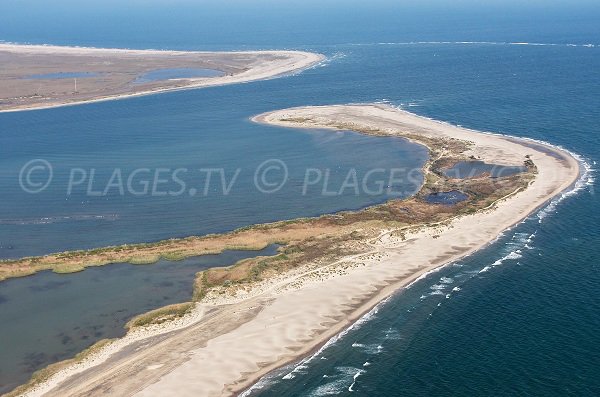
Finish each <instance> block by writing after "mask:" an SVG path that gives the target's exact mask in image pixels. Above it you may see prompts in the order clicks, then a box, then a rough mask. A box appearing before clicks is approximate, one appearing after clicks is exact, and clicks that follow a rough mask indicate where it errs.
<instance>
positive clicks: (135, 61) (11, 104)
mask: <svg viewBox="0 0 600 397" xmlns="http://www.w3.org/2000/svg"><path fill="white" fill-rule="evenodd" d="M323 59H324V56H322V55H320V54H315V53H311V52H303V51H236V52H200V51H161V50H132V49H109V48H89V47H65V46H50V45H18V44H8V43H0V63H1V64H2V69H0V112H3V111H16V110H30V109H40V108H51V107H57V106H64V105H74V104H80V103H85V102H94V101H105V100H110V99H119V98H126V97H131V96H140V95H148V94H155V93H158V92H165V91H174V90H182V89H190V88H199V87H209V86H217V85H224V84H233V83H242V82H248V81H256V80H264V79H269V78H273V77H276V76H281V75H284V74H289V73H295V72H298V71H301V70H303V69H306V68H308V67H311V66H313V65H315V64H317V63H319V62H320V61H322V60H323Z"/></svg>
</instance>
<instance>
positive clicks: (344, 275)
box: [29, 105, 580, 397]
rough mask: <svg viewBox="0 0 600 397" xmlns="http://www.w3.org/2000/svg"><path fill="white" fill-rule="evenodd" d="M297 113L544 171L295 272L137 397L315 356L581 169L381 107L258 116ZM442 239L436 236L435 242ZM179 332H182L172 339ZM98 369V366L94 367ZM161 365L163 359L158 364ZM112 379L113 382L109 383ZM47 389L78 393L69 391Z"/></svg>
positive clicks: (223, 390) (184, 391) (223, 389)
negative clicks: (484, 199) (247, 316)
mask: <svg viewBox="0 0 600 397" xmlns="http://www.w3.org/2000/svg"><path fill="white" fill-rule="evenodd" d="M290 117H310V118H312V119H315V117H316V118H317V120H318V122H317V125H321V126H325V125H327V123H328V122H330V121H336V122H346V123H353V124H355V125H356V126H365V127H366V126H370V127H378V128H385V129H390V131H392V130H402V131H410V132H412V133H416V134H423V135H430V136H438V137H439V136H443V137H454V138H458V139H463V140H468V141H471V142H473V143H474V147H473V148H472V154H474V155H475V156H480V157H481V159H482V160H484V161H488V162H494V163H501V164H511V165H520V164H522V162H523V160H524V158H525V155H530V156H531V159H532V160H533V161H534V163H535V164H536V166H537V168H538V175H537V177H536V179H535V181H534V182H533V183H532V184H531V185H530V186H529V187H528V188H527V189H526V190H525V191H521V192H518V193H516V194H515V195H513V196H511V197H509V198H507V199H505V200H503V201H501V202H499V203H498V204H497V207H496V208H495V209H491V210H487V211H482V212H479V213H477V214H474V215H468V216H463V217H460V218H457V219H455V220H453V221H452V223H451V226H450V227H447V226H443V227H435V228H428V229H426V230H424V231H420V232H415V233H413V234H412V235H409V236H407V239H406V240H404V241H402V240H400V239H398V238H394V237H392V235H391V234H390V233H386V232H384V233H382V234H381V236H380V238H378V239H375V240H374V241H373V244H372V250H371V251H370V252H367V253H365V254H362V255H354V256H352V257H348V258H345V259H343V260H342V261H339V262H336V263H334V264H332V265H331V267H333V268H337V269H342V268H344V271H342V272H340V273H335V272H330V273H327V272H326V269H317V270H314V271H312V272H308V273H304V274H295V275H294V276H293V277H290V278H289V279H288V280H283V281H278V282H277V283H276V284H272V285H270V286H269V287H265V288H263V289H261V290H260V291H259V293H258V294H253V295H251V296H249V297H248V298H247V299H246V301H245V304H246V305H248V304H249V302H252V301H253V300H256V299H259V298H260V299H263V300H265V299H266V298H268V303H265V306H264V308H263V309H262V311H260V312H259V313H258V314H257V315H256V316H255V317H253V318H252V319H251V320H250V321H246V322H244V323H241V325H240V326H239V327H237V328H235V329H233V330H232V331H230V332H227V333H224V334H221V335H219V336H217V337H215V338H212V339H211V340H209V341H208V343H207V344H206V345H205V346H203V347H200V348H197V349H195V350H193V351H190V352H189V359H188V360H187V361H186V362H184V363H183V364H181V365H179V366H177V367H175V368H174V369H172V370H170V372H167V373H162V374H160V375H157V376H154V377H153V375H152V372H153V371H159V370H160V369H153V370H150V369H149V368H148V370H147V371H145V373H142V374H140V375H139V378H140V379H141V378H145V380H144V382H143V384H141V386H139V387H137V386H136V391H137V393H136V395H138V396H148V397H154V396H178V397H184V396H194V397H197V396H221V395H231V394H233V393H235V392H238V391H240V390H242V389H243V388H245V387H248V386H249V385H250V384H252V382H255V381H256V380H257V379H258V378H259V377H260V376H262V375H263V374H265V373H266V372H268V371H269V370H272V369H274V368H276V367H278V366H281V365H283V364H285V363H287V362H289V361H291V360H292V359H294V358H297V357H298V356H301V355H304V354H307V353H308V352H309V351H310V350H311V349H313V348H315V347H316V346H318V345H319V344H321V343H323V342H324V341H325V340H327V339H329V338H330V337H332V336H334V335H335V334H336V333H338V332H340V331H341V330H342V329H344V328H345V327H347V326H349V325H350V324H351V323H352V322H353V321H355V320H356V319H358V318H359V317H360V316H361V315H362V314H364V313H365V312H366V311H368V310H369V309H370V308H372V307H373V306H374V305H375V304H376V303H377V302H379V301H381V300H382V299H384V298H385V297H387V296H389V295H390V294H392V293H393V292H394V291H396V290H398V289H399V288H401V287H402V286H405V285H406V284H407V283H409V282H411V281H412V280H414V279H415V278H417V277H419V276H420V275H422V274H424V273H426V272H428V271H430V270H432V269H434V268H436V267H439V266H441V265H443V264H446V263H449V262H452V261H455V260H456V259H458V258H459V257H462V256H465V255H467V254H470V253H472V252H473V251H475V250H477V249H479V248H481V247H483V246H485V245H487V244H488V243H490V242H491V241H493V240H494V239H495V238H496V237H497V236H498V235H499V234H500V233H501V232H502V231H504V230H506V229H507V228H509V227H510V226H512V225H514V224H515V223H518V222H519V221H521V220H522V219H524V218H525V217H526V216H527V215H529V214H530V213H531V212H532V211H534V210H535V209H536V208H538V207H540V206H541V205H543V204H544V203H545V202H547V201H548V200H549V199H551V198H552V197H554V196H556V195H558V194H560V193H561V192H562V191H564V190H565V189H567V188H569V186H571V185H572V184H573V183H574V182H575V181H576V179H577V178H578V176H579V173H580V169H579V164H578V162H577V161H576V160H575V159H574V158H573V157H572V156H570V155H569V154H568V153H566V152H564V151H561V150H558V149H554V148H550V147H546V148H545V149H546V150H552V151H555V152H556V153H559V154H560V156H562V158H563V159H562V160H560V159H558V158H556V157H553V156H550V155H548V154H546V153H544V152H543V151H538V150H535V149H533V148H531V147H527V146H523V145H521V144H519V143H518V140H516V139H515V140H509V139H506V138H505V137H501V136H496V135H491V134H484V133H481V132H477V131H472V130H467V129H464V128H459V127H454V126H451V125H448V124H444V123H439V122H436V121H432V120H428V119H425V118H421V117H418V116H415V115H413V114H410V113H407V112H402V111H399V110H396V109H393V108H391V107H386V106H380V105H351V106H326V107H307V108H295V109H287V110H282V111H277V112H273V113H269V114H266V115H261V116H258V117H256V118H255V121H259V122H265V123H272V124H279V125H287V126H292V125H294V126H297V124H292V123H288V122H280V121H278V120H279V119H281V118H290ZM317 125H315V124H310V125H307V124H303V125H300V126H303V127H308V126H312V127H315V126H317ZM434 235H436V236H437V237H436V238H434V237H433V236H434ZM344 265H351V266H344ZM332 273H333V274H334V275H332ZM292 282H293V286H292ZM256 295H258V296H256ZM243 302H244V301H243V300H242V301H241V302H240V303H237V304H234V305H232V307H235V306H236V305H241V304H243ZM348 313H350V314H348ZM198 321H202V320H201V319H199V320H198ZM170 337H171V336H170ZM177 337H178V335H177V334H176V333H175V334H173V336H172V337H171V338H177ZM152 348H153V347H148V349H152ZM157 349H158V347H157ZM158 353H159V352H158V350H157V357H161V358H162V359H165V360H168V357H169V356H168V354H167V352H162V353H161V354H160V355H159V354H158ZM131 359H132V360H133V359H134V358H131ZM121 362H123V361H121ZM125 362H126V361H125ZM163 362H164V361H163ZM83 365H86V364H85V363H84V364H83ZM93 365H94V363H93V362H92V363H90V364H89V365H88V366H87V368H91V367H93ZM156 365H158V366H160V365H162V364H161V362H160V360H158V361H157V362H156ZM152 368H154V365H153V366H152ZM156 368H159V367H156ZM106 371H107V372H106V373H104V374H102V373H100V374H96V375H98V376H100V377H103V376H104V377H106V378H107V379H108V377H109V376H111V375H114V373H111V372H110V370H106ZM68 375H69V369H67V370H66V371H63V372H62V373H59V374H58V375H57V376H56V377H54V378H53V379H51V381H50V382H48V383H47V384H45V385H43V387H41V388H39V389H37V391H36V392H35V393H30V394H29V395H42V392H43V391H48V390H50V389H51V388H52V387H54V386H57V385H58V386H60V383H61V381H62V380H64V379H67V378H68V377H69V376H68ZM140 379H138V378H137V377H132V378H129V379H121V380H120V382H132V383H134V382H139V381H140ZM88 381H89V379H88V380H86V379H77V383H79V385H80V386H81V387H80V388H78V394H76V395H95V394H87V393H84V392H82V391H83V390H87V389H86V388H89V390H92V388H93V387H98V385H99V383H98V382H96V381H95V383H92V382H91V381H89V382H90V383H89V384H87V383H86V382H88ZM106 384H107V385H110V383H109V382H108V381H107V383H106ZM56 390H59V389H56ZM109 394H110V393H109ZM49 395H75V394H69V393H65V392H64V391H61V392H60V393H59V392H54V393H52V392H51V393H49ZM115 395H116V394H115Z"/></svg>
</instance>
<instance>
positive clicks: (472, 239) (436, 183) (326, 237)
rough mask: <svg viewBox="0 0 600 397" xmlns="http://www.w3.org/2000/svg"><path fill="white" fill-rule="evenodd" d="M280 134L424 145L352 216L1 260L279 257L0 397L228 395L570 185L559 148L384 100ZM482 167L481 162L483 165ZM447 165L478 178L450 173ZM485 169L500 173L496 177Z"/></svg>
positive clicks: (226, 277) (72, 267)
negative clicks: (403, 183)
mask: <svg viewBox="0 0 600 397" xmlns="http://www.w3.org/2000/svg"><path fill="white" fill-rule="evenodd" d="M252 120H253V121H254V122H257V123H263V124H266V125H278V126H285V127H290V128H320V129H330V130H331V131H336V130H352V131H357V132H360V133H363V134H367V135H377V136H392V137H397V138H398V139H408V140H410V141H413V142H415V143H418V144H421V145H424V146H425V147H426V148H427V149H428V151H429V161H427V163H426V164H425V166H424V168H423V170H422V171H423V174H424V182H423V185H422V186H421V189H420V191H419V192H418V193H417V194H416V195H415V196H413V197H410V198H407V199H392V200H389V201H388V202H386V203H384V204H379V205H374V206H371V207H368V208H365V209H363V210H359V211H345V212H339V213H336V214H328V215H323V216H320V217H315V218H303V219H294V220H287V221H280V222H274V223H269V224H262V225H254V226H249V227H247V228H243V229H239V230H235V231H232V232H230V233H225V234H219V235H209V236H198V237H189V238H185V239H172V240H166V241H161V242H158V243H151V244H132V245H123V246H117V247H106V248H99V249H95V250H87V251H73V252H65V253H58V254H52V255H46V256H41V257H31V258H22V259H17V260H5V261H2V262H0V277H1V278H3V279H6V278H10V277H17V276H23V275H28V274H32V273H35V272H36V271H39V270H45V269H52V270H54V271H57V272H72V271H85V268H86V267H88V266H99V265H104V264H108V263H115V262H130V263H152V262H154V261H156V260H158V259H160V258H167V259H171V260H177V259H181V258H185V257H190V256H195V255H203V254H206V253H215V252H221V251H223V250H225V249H261V248H264V247H266V246H268V245H270V244H273V243H277V244H279V245H280V247H279V250H278V254H277V255H275V256H268V257H256V258H250V259H246V260H243V261H241V262H239V263H237V264H235V265H233V266H230V267H226V268H212V269H208V270H205V271H202V272H199V273H198V274H197V275H196V281H195V290H194V292H193V297H192V300H191V301H190V302H186V303H182V304H179V305H173V306H168V307H165V308H162V309H158V310H155V311H153V312H150V313H147V314H144V315H141V316H139V317H136V318H134V319H132V320H131V321H130V323H129V324H128V329H129V332H128V333H127V335H126V336H125V337H123V338H121V339H117V340H106V341H101V342H98V343H97V344H96V345H94V346H92V347H91V348H90V349H89V350H88V351H86V352H82V353H81V354H80V355H78V356H77V357H75V358H73V359H72V360H68V361H65V362H61V363H57V364H54V365H52V366H50V367H48V368H46V369H44V370H42V371H39V372H38V373H36V374H35V375H34V377H33V378H32V379H31V381H30V382H29V383H28V384H27V385H23V386H21V387H19V388H18V389H16V390H15V391H13V392H12V393H10V394H9V395H25V396H41V395H45V396H65V395H69V396H84V395H85V396H96V395H101V394H103V393H104V391H105V390H110V392H111V393H112V394H114V395H136V396H156V395H174V394H176V395H181V396H188V395H189V396H217V395H236V394H239V393H240V392H242V391H243V390H245V389H247V388H248V387H250V386H251V385H252V384H254V383H255V382H257V381H258V380H259V379H260V378H261V377H262V376H263V375H265V374H266V373H268V372H270V371H272V370H274V369H276V368H278V367H281V366H283V365H285V364H287V363H290V362H292V361H293V360H297V359H299V358H300V357H303V356H305V355H307V354H309V353H310V352H311V351H313V350H314V349H317V348H319V346H321V345H323V344H324V343H325V342H326V341H327V340H329V339H330V338H332V337H334V336H335V335H336V334H338V333H339V332H341V331H342V330H344V329H345V328H347V327H349V326H350V325H352V324H353V323H354V322H355V321H357V320H358V319H359V318H361V316H363V315H364V314H365V313H367V312H368V311H370V310H371V309H372V308H373V307H374V306H375V305H377V304H378V303H379V302H381V301H382V300H384V299H385V298H387V297H389V296H390V295H391V294H393V293H395V292H397V291H399V290H401V289H402V288H404V287H406V286H407V285H409V284H410V283H412V282H413V281H415V280H416V279H418V278H419V277H422V276H424V275H425V274H427V273H428V272H431V271H433V270H435V269H436V268H439V267H441V266H444V265H447V264H450V263H453V262H455V261H457V260H459V259H460V258H463V257H465V256H466V255H470V254H472V253H473V252H475V251H476V250H478V249H481V248H482V247H484V246H486V245H488V244H490V243H491V242H493V241H494V240H495V239H496V238H497V237H498V236H499V235H500V234H501V233H502V232H503V231H505V230H506V229H508V228H510V227H512V226H513V225H515V224H517V223H519V222H521V221H522V220H523V219H524V218H526V217H527V216H529V215H530V214H531V213H532V212H534V211H535V210H536V209H538V208H540V207H541V206H543V205H544V204H546V203H548V201H549V200H551V199H553V198H555V197H557V196H559V195H560V194H562V193H563V192H564V191H566V190H568V189H569V188H570V187H571V186H572V185H573V184H574V183H575V182H576V181H577V180H578V178H579V177H580V173H581V169H580V164H579V163H578V161H577V160H576V159H575V158H574V157H573V156H572V155H571V154H570V153H569V152H567V151H565V150H562V149H560V148H557V147H553V146H551V145H547V144H544V143H541V142H537V141H532V140H528V139H523V138H516V137H509V136H503V135H497V134H491V133H484V132H480V131H474V130H470V129H466V128H462V127H457V126H453V125H450V124H447V123H442V122H438V121H435V120H431V119H427V118H424V117H420V116H417V115H415V114H412V113H408V112H405V111H402V110H399V109H397V108H394V107H391V106H387V105H382V104H355V105H337V106H311V107H299V108H291V109H284V110H278V111H273V112H269V113H265V114H261V115H257V116H255V117H253V119H252ZM481 165H488V166H489V167H488V168H485V167H481ZM457 167H459V168H461V167H462V168H461V169H463V170H465V169H469V167H471V168H472V169H474V168H479V170H478V171H477V172H468V173H466V174H464V173H463V174H462V175H461V174H460V173H457V174H455V173H453V172H451V171H452V170H456V169H457ZM494 167H503V169H509V170H510V172H506V173H500V174H498V173H494V172H493V171H492V170H493V169H494Z"/></svg>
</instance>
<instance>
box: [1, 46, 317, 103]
mask: <svg viewBox="0 0 600 397" xmlns="http://www.w3.org/2000/svg"><path fill="white" fill-rule="evenodd" d="M1 52H7V53H14V54H26V55H44V56H49V57H51V56H53V55H57V54H59V55H70V56H114V55H117V56H126V57H131V56H134V57H135V56H141V57H143V56H161V57H164V56H170V57H177V56H192V55H195V56H203V57H213V56H215V57H217V56H227V55H236V56H239V55H245V56H256V57H261V56H273V57H280V58H281V59H278V60H274V61H262V62H256V63H253V64H252V65H250V67H249V68H247V69H246V70H244V71H242V72H239V73H233V74H228V75H227V74H226V75H224V76H221V77H211V78H181V79H172V80H165V81H164V82H165V84H166V83H170V82H173V81H179V82H183V81H185V84H184V85H182V86H176V87H168V86H167V87H160V86H159V87H152V88H149V89H145V90H142V91H137V92H129V93H119V94H114V95H105V96H99V97H94V98H89V99H84V100H62V101H61V100H57V101H55V102H50V103H48V104H43V105H39V104H34V105H22V106H21V105H19V106H13V107H9V108H6V109H0V113H9V112H22V111H28V110H40V109H51V108H57V107H63V106H74V105H82V104H86V103H95V102H104V101H112V100H119V99H126V98H132V97H139V96H146V95H153V94H159V93H165V92H173V91H182V90H190V89H197V88H206V87H216V86H222V85H228V84H238V83H247V82H252V81H259V80H268V79H271V78H276V77H281V76H284V75H288V74H294V73H299V72H301V71H303V70H305V69H308V68H310V67H312V66H314V65H316V64H318V63H319V62H322V61H323V60H325V59H326V57H325V56H324V55H322V54H317V53H312V52H307V51H291V50H265V51H262V50H261V51H223V52H220V51H173V50H132V49H119V48H93V47H69V46H53V45H20V44H10V43H0V53H1Z"/></svg>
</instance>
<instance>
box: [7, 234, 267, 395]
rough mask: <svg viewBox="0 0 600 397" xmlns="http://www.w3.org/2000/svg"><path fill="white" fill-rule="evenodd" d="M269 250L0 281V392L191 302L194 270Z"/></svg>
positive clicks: (222, 264) (111, 266) (223, 264)
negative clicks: (144, 318)
mask: <svg viewBox="0 0 600 397" xmlns="http://www.w3.org/2000/svg"><path fill="white" fill-rule="evenodd" d="M276 253H277V246H275V245H273V246H269V247H267V248H265V249H264V250H261V251H224V252H222V253H221V254H218V255H205V256H200V257H194V258H187V259H184V260H182V261H177V262H169V261H165V260H161V261H159V262H157V263H154V264H151V265H130V264H124V263H118V264H111V265H108V266H104V267H94V268H89V269H87V270H86V271H84V272H80V273H74V274H56V273H52V272H49V271H47V272H41V273H39V274H37V275H35V276H33V277H23V278H15V279H10V280H7V281H5V282H2V283H0V324H2V327H1V328H0V340H2V349H1V350H0V351H1V353H2V354H0V393H5V392H7V391H9V390H11V389H12V388H14V387H15V386H18V385H19V384H21V383H25V382H26V381H27V380H28V379H29V378H30V377H31V374H32V373H33V372H34V371H37V370H39V369H41V368H44V367H46V366H47V365H49V364H52V363H55V362H57V361H61V360H65V359H67V358H71V357H73V356H74V355H75V354H77V353H78V352H80V351H82V350H84V349H86V348H88V347H90V346H91V345H93V344H94V343H96V342H97V341H99V340H101V339H110V338H117V337H121V336H123V335H125V328H124V326H125V324H126V323H127V322H128V321H129V320H130V319H131V318H132V317H135V316H136V315H138V314H141V313H146V312H148V311H150V310H154V309H157V308H159V307H163V306H166V305H170V304H173V303H180V302H188V301H190V299H191V296H192V290H193V283H194V279H195V275H196V273H198V272H199V271H202V270H205V269H208V268H211V267H219V266H229V265H232V264H234V263H236V262H237V261H240V260H242V259H246V258H252V257H256V256H266V255H275V254H276Z"/></svg>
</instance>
